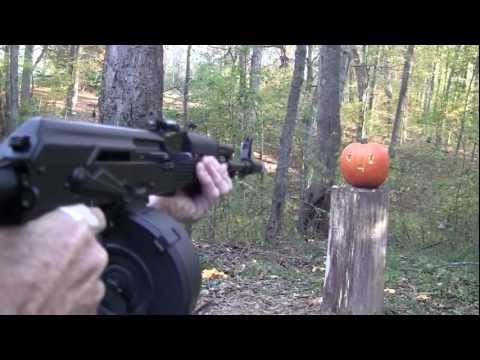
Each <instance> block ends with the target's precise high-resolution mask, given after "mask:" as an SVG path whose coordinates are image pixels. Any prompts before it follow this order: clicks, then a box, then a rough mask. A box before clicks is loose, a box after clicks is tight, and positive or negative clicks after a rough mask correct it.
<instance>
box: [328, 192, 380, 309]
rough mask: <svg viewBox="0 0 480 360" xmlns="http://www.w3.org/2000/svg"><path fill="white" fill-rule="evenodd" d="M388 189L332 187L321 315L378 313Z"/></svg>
mask: <svg viewBox="0 0 480 360" xmlns="http://www.w3.org/2000/svg"><path fill="white" fill-rule="evenodd" d="M387 209H388V191H387V190H386V189H374V190H369V189H359V188H354V187H350V186H340V187H339V186H333V187H332V192H331V207H330V230H329V235H328V249H327V260H326V271H325V285H324V293H323V299H322V304H321V311H322V312H323V313H330V314H331V313H333V314H352V315H357V314H358V315H361V314H365V315H366V314H383V300H384V271H385V254H386V247H387V222H388V212H387Z"/></svg>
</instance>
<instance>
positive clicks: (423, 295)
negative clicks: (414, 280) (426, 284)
mask: <svg viewBox="0 0 480 360" xmlns="http://www.w3.org/2000/svg"><path fill="white" fill-rule="evenodd" d="M415 299H417V300H419V301H427V300H429V299H431V297H430V296H428V295H427V294H426V293H424V294H419V295H418V296H417V297H416V298H415Z"/></svg>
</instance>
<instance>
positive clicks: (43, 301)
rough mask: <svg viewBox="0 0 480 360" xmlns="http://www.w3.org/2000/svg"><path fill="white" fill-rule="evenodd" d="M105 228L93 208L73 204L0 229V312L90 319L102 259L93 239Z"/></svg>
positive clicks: (98, 296) (99, 294)
mask: <svg viewBox="0 0 480 360" xmlns="http://www.w3.org/2000/svg"><path fill="white" fill-rule="evenodd" d="M105 225H106V221H105V217H104V215H103V213H102V212H101V211H100V210H99V209H97V208H87V207H86V206H84V205H75V206H68V207H64V208H60V209H57V210H55V211H53V212H51V213H48V214H46V215H44V216H42V217H40V218H38V219H35V220H33V221H30V222H28V223H26V224H24V225H22V226H13V227H6V228H2V229H0V313H3V314H92V315H93V314H96V312H97V306H98V304H99V303H100V301H101V300H102V298H103V296H104V294H105V286H104V284H103V282H102V281H101V279H100V276H101V274H102V273H103V270H104V269H105V267H106V265H107V262H108V254H107V252H106V251H105V250H104V248H103V247H102V246H101V245H100V244H99V242H98V241H97V239H96V238H95V234H96V233H98V232H100V231H102V230H103V229H104V228H105Z"/></svg>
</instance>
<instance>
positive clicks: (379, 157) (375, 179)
mask: <svg viewBox="0 0 480 360" xmlns="http://www.w3.org/2000/svg"><path fill="white" fill-rule="evenodd" d="M389 166H390V158H389V156H388V151H387V149H386V148H385V146H383V145H381V144H377V143H367V144H361V143H353V144H350V145H348V146H347V147H346V148H345V149H344V150H343V151H342V154H341V156H340V170H341V172H342V175H343V178H344V179H345V181H347V182H348V183H349V184H350V185H352V186H355V187H359V188H367V189H375V188H377V187H379V186H380V185H382V184H383V183H384V181H385V180H386V178H387V176H388V170H389Z"/></svg>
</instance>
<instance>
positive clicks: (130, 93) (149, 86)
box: [99, 45, 163, 128]
mask: <svg viewBox="0 0 480 360" xmlns="http://www.w3.org/2000/svg"><path fill="white" fill-rule="evenodd" d="M162 104H163V46H162V45H108V46H107V49H106V52H105V64H104V70H103V79H102V92H101V96H100V101H99V111H100V114H99V115H100V121H101V122H102V123H104V124H113V125H120V126H130V127H140V128H142V127H146V126H147V124H148V121H149V120H150V119H153V118H154V119H161V118H162V115H163V114H162Z"/></svg>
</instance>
